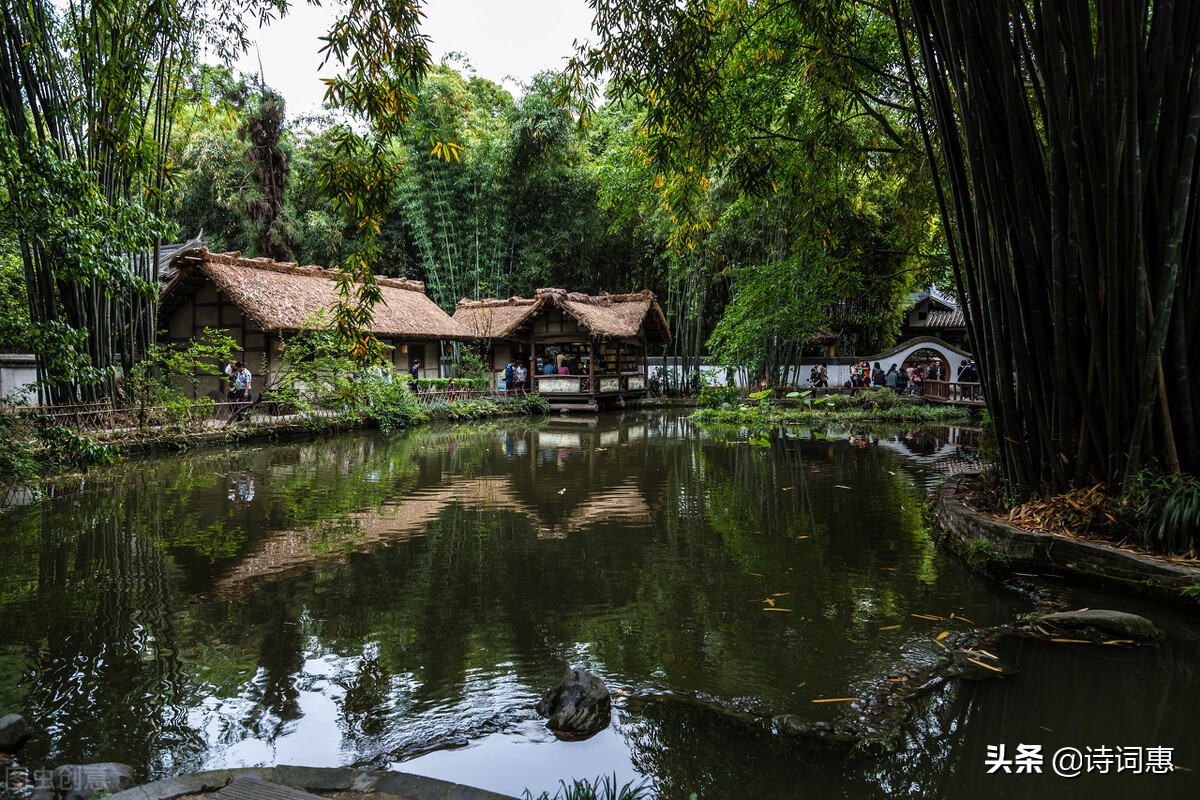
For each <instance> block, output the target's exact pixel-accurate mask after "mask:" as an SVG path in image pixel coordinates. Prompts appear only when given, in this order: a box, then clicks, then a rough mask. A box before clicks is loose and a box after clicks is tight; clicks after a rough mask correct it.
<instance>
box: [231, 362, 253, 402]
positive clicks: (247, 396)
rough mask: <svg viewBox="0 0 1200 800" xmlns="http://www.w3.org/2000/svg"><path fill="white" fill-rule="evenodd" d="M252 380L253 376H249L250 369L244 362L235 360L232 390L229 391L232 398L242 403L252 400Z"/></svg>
mask: <svg viewBox="0 0 1200 800" xmlns="http://www.w3.org/2000/svg"><path fill="white" fill-rule="evenodd" d="M252 382H253V376H251V374H250V370H249V369H247V368H246V362H244V361H239V362H237V363H236V364H235V365H234V370H233V391H232V393H231V394H232V395H233V398H234V400H237V401H239V402H242V403H249V402H250V401H251V400H253V399H254V392H253V388H252Z"/></svg>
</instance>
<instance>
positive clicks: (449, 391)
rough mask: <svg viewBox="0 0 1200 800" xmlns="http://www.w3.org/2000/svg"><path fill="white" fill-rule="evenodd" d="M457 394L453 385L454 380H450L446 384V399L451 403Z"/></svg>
mask: <svg viewBox="0 0 1200 800" xmlns="http://www.w3.org/2000/svg"><path fill="white" fill-rule="evenodd" d="M457 393H458V388H457V387H456V386H455V385H454V378H451V379H450V382H449V383H447V384H446V399H447V400H449V401H450V402H451V403H453V402H454V397H455V395H456V394H457Z"/></svg>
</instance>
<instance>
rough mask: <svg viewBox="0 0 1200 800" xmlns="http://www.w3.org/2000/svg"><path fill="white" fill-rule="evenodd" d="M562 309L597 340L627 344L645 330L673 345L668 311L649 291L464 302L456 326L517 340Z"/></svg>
mask: <svg viewBox="0 0 1200 800" xmlns="http://www.w3.org/2000/svg"><path fill="white" fill-rule="evenodd" d="M550 308H560V309H562V311H563V312H564V313H566V314H567V315H569V316H570V317H572V318H574V319H575V321H576V322H578V323H579V324H580V325H581V326H583V327H584V328H585V329H587V330H588V331H589V332H590V333H591V334H592V335H593V336H595V337H597V338H600V339H627V338H633V337H636V336H637V335H638V332H639V331H642V330H643V329H644V331H645V334H646V338H647V339H649V340H650V341H652V342H669V341H670V340H671V330H670V327H669V326H668V325H667V317H666V315H665V314H663V310H662V307H661V306H660V305H659V304H658V301H657V300H656V299H655V297H654V293H653V292H651V291H649V290H648V289H643V290H642V291H640V292H635V293H632V294H606V293H601V294H598V295H590V294H581V293H579V292H567V291H566V290H564V289H538V290H537V294H536V296H535V297H534V298H533V299H526V298H521V297H512V298H509V299H508V300H491V299H488V300H460V301H459V303H458V308H457V309H456V310H455V312H454V319H455V321H457V322H459V323H461V324H462V325H463V326H464V327H466V328H467V329H468V330H471V331H474V332H476V334H477V335H478V336H480V337H481V338H486V339H507V338H512V337H513V336H514V335H515V334H516V332H517V330H518V329H520V328H521V327H522V326H523V325H525V324H526V323H527V322H528V321H529V320H530V319H531V318H532V317H533V316H534V315H535V314H537V313H540V312H543V311H545V310H548V309H550Z"/></svg>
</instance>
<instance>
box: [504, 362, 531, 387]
mask: <svg viewBox="0 0 1200 800" xmlns="http://www.w3.org/2000/svg"><path fill="white" fill-rule="evenodd" d="M504 390H505V391H506V392H516V393H517V394H524V393H525V392H528V391H529V369H528V368H527V367H526V366H525V362H524V361H517V360H515V359H514V360H511V361H509V362H508V363H507V364H505V365H504Z"/></svg>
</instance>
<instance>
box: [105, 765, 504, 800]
mask: <svg viewBox="0 0 1200 800" xmlns="http://www.w3.org/2000/svg"><path fill="white" fill-rule="evenodd" d="M247 778H249V779H257V781H263V782H265V783H266V784H267V785H268V786H270V785H276V786H284V787H288V788H291V789H299V790H301V791H304V792H315V793H319V794H322V795H329V796H332V797H334V798H337V799H338V800H346V798H349V797H354V796H362V797H366V796H367V795H370V796H371V797H373V798H379V799H380V800H513V798H511V797H510V796H509V795H503V794H497V793H495V792H489V791H485V790H483V789H476V788H474V787H471V786H464V785H462V784H457V783H451V782H449V781H441V780H437V779H436V778H426V777H424V776H421V775H412V774H409V773H407V772H387V771H383V770H361V769H351V768H349V767H293V766H278V767H253V768H242V769H222V770H211V771H208V772H193V773H190V774H185V775H179V776H177V777H174V778H167V779H165V780H161V781H155V782H154V783H148V784H145V785H143V786H136V787H134V788H132V789H127V790H126V791H124V792H118V793H116V794H114V795H111V799H110V800H117V798H120V800H175V798H180V797H187V796H189V795H203V794H208V793H211V792H216V791H218V790H220V789H223V788H225V787H226V786H228V785H229V784H230V783H231V782H233V781H234V780H237V779H247ZM262 796H263V797H268V795H265V794H264V795H262Z"/></svg>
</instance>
